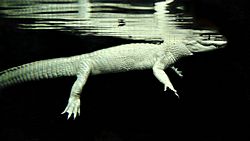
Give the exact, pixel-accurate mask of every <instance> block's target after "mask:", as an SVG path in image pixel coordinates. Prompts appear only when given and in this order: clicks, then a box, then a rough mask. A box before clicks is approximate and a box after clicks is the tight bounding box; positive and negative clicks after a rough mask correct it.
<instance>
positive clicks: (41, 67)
mask: <svg viewBox="0 0 250 141" xmlns="http://www.w3.org/2000/svg"><path fill="white" fill-rule="evenodd" d="M210 44H213V45H212V46H210ZM214 44H216V43H214V42H212V43H209V47H205V46H203V45H201V44H200V43H198V42H189V43H184V42H177V43H174V44H168V43H163V44H160V45H157V44H149V43H135V44H125V45H119V46H115V47H111V48H107V49H102V50H98V51H95V52H92V53H87V54H82V55H77V56H73V57H68V58H57V59H49V60H42V61H36V62H33V63H29V64H25V65H22V66H18V67H14V68H11V69H7V70H5V71H2V72H0V88H4V87H7V86H10V85H12V84H17V83H21V82H25V81H30V80H39V79H46V78H56V77H61V76H77V80H76V81H75V83H74V85H73V86H72V89H71V93H70V97H69V101H68V105H67V107H66V108H65V110H64V112H63V113H66V112H67V113H68V118H69V117H71V115H72V114H73V115H74V118H75V117H76V116H77V114H79V115H80V94H81V92H82V88H83V86H84V85H85V83H86V81H87V79H88V77H89V76H90V75H98V74H105V73H116V72H126V71H130V70H144V69H153V74H154V75H155V77H156V78H157V79H158V80H159V81H160V82H161V83H163V84H164V90H166V89H167V88H169V89H171V90H172V91H173V92H175V94H176V95H177V96H178V94H177V91H176V90H175V89H174V87H173V85H172V83H171V81H170V80H169V77H168V76H167V74H166V73H165V72H164V69H166V68H168V67H171V66H172V65H173V64H174V63H175V62H176V61H177V60H178V59H179V58H181V57H184V56H189V55H192V51H193V50H195V51H199V50H202V51H206V50H211V49H214ZM224 44H225V43H223V45H224ZM218 45H222V44H218ZM206 46H207V45H206ZM174 70H175V71H176V72H177V73H178V74H179V75H181V74H180V73H179V71H177V69H174Z"/></svg>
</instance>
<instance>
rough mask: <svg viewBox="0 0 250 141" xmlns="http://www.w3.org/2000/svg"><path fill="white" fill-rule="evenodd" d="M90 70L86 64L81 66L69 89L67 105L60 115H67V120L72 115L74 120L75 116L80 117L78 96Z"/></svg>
mask: <svg viewBox="0 0 250 141" xmlns="http://www.w3.org/2000/svg"><path fill="white" fill-rule="evenodd" d="M90 70H91V69H90V67H89V65H87V64H83V66H81V69H80V72H79V73H78V75H77V79H76V81H75V83H74V85H73V87H72V89H71V92H70V97H69V100H68V105H67V107H66V108H65V110H64V111H63V112H62V114H64V113H68V119H69V118H70V117H71V115H72V114H73V115H74V119H75V118H76V116H77V114H78V115H80V94H81V92H82V88H83V86H84V85H85V83H86V81H87V79H88V76H89V74H90Z"/></svg>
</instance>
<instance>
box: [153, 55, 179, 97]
mask: <svg viewBox="0 0 250 141" xmlns="http://www.w3.org/2000/svg"><path fill="white" fill-rule="evenodd" d="M172 61H173V59H172V58H171V56H165V57H163V58H161V59H158V60H157V62H156V63H155V64H154V66H153V73H154V75H155V77H156V78H157V79H158V80H159V81H160V82H161V83H163V84H164V91H166V90H167V88H169V89H170V90H172V91H173V92H174V93H175V95H176V96H177V97H179V95H178V94H177V91H176V90H175V88H174V86H173V84H172V83H171V81H170V79H169V77H168V75H167V74H166V73H165V71H164V69H165V68H166V67H168V66H169V65H170V62H172Z"/></svg>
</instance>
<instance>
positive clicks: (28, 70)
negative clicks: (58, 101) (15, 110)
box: [0, 56, 79, 89]
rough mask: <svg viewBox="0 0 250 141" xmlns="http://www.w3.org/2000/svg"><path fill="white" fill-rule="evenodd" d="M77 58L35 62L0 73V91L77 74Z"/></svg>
mask: <svg viewBox="0 0 250 141" xmlns="http://www.w3.org/2000/svg"><path fill="white" fill-rule="evenodd" d="M77 59H79V56H75V57H70V58H56V59H48V60H41V61H36V62H32V63H28V64H24V65H21V66H17V67H13V68H10V69H7V70H4V71H2V72H0V89H1V88H4V87H8V86H11V85H14V84H17V83H21V82H26V81H32V80H40V79H49V78H57V77H61V76H74V75H76V73H77V69H78V68H77V67H78V65H77V63H78V62H79V61H78V60H77Z"/></svg>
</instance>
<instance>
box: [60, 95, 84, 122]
mask: <svg viewBox="0 0 250 141" xmlns="http://www.w3.org/2000/svg"><path fill="white" fill-rule="evenodd" d="M64 113H68V119H69V118H70V117H71V115H72V114H73V115H74V119H75V118H76V116H77V113H78V115H79V116H80V98H79V97H70V98H69V102H68V105H67V107H66V108H65V110H64V111H63V112H62V114H64Z"/></svg>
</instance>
